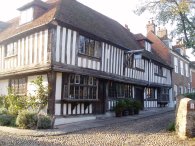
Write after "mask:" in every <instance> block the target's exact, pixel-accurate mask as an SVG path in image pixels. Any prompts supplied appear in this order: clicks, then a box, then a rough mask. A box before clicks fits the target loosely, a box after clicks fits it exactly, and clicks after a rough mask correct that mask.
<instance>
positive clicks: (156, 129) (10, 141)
mask: <svg viewBox="0 0 195 146" xmlns="http://www.w3.org/2000/svg"><path fill="white" fill-rule="evenodd" d="M173 119H174V113H172V112H171V113H165V114H162V115H158V116H153V117H149V118H144V119H140V120H137V121H130V122H125V123H121V124H113V125H110V126H107V127H100V128H92V129H88V130H83V131H79V132H74V133H71V134H67V135H62V136H47V137H30V136H20V137H18V136H16V135H10V134H8V133H3V132H0V145H4V146H7V145H10V146H12V145H20V146H27V145H28V146H38V145H45V146H46V145H47V146H50V145H57V146H58V145H67V146H71V145H78V146H80V145H83V146H86V145H89V146H93V145H99V146H104V145H105V146H109V145H110V146H115V145H117V146H121V145H123V146H192V144H190V141H187V140H181V139H179V138H177V136H175V134H174V133H170V132H167V131H166V127H167V125H168V123H170V122H171V121H172V120H173ZM191 143H192V141H191Z"/></svg>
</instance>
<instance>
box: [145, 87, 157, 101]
mask: <svg viewBox="0 0 195 146" xmlns="http://www.w3.org/2000/svg"><path fill="white" fill-rule="evenodd" d="M146 98H147V99H155V89H154V88H146Z"/></svg>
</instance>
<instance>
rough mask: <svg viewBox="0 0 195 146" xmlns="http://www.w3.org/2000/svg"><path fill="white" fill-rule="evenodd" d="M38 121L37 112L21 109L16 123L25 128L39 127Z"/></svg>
mask: <svg viewBox="0 0 195 146" xmlns="http://www.w3.org/2000/svg"><path fill="white" fill-rule="evenodd" d="M37 121H38V117H37V113H35V112H29V111H21V112H19V114H18V116H17V119H16V125H18V126H19V127H20V128H24V129H35V128H36V127H37Z"/></svg>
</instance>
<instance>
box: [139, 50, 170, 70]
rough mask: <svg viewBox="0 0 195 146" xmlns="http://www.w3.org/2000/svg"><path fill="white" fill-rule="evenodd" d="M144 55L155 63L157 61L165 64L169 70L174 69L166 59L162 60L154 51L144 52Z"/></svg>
mask: <svg viewBox="0 0 195 146" xmlns="http://www.w3.org/2000/svg"><path fill="white" fill-rule="evenodd" d="M142 55H143V56H144V57H146V58H148V59H151V60H154V61H156V62H158V63H160V64H163V65H165V66H167V67H169V68H173V67H172V66H171V65H169V64H168V63H166V61H165V60H164V59H162V58H161V57H160V56H159V55H158V54H157V53H156V52H155V51H154V50H152V52H149V51H146V50H144V51H143V53H142Z"/></svg>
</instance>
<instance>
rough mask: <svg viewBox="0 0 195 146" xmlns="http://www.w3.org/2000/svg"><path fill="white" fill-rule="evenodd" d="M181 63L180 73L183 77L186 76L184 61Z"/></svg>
mask: <svg viewBox="0 0 195 146" xmlns="http://www.w3.org/2000/svg"><path fill="white" fill-rule="evenodd" d="M179 62H180V73H181V75H184V62H183V61H182V60H180V61H179Z"/></svg>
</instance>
